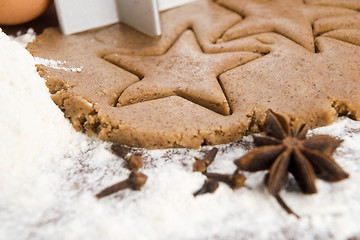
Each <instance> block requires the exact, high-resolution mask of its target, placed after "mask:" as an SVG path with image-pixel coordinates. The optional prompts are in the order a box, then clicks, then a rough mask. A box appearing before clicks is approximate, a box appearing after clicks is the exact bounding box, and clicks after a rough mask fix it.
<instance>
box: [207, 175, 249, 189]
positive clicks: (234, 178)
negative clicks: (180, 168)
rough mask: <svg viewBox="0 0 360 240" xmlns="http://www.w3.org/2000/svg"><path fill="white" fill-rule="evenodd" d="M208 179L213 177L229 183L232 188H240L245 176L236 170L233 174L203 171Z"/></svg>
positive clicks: (243, 183)
mask: <svg viewBox="0 0 360 240" xmlns="http://www.w3.org/2000/svg"><path fill="white" fill-rule="evenodd" d="M203 174H204V175H205V176H207V177H208V179H214V180H216V181H218V182H223V183H226V184H227V185H229V187H231V188H232V189H237V188H241V187H243V186H244V185H245V180H246V177H245V176H244V175H243V174H240V173H238V172H237V171H236V172H235V173H234V174H220V173H203Z"/></svg>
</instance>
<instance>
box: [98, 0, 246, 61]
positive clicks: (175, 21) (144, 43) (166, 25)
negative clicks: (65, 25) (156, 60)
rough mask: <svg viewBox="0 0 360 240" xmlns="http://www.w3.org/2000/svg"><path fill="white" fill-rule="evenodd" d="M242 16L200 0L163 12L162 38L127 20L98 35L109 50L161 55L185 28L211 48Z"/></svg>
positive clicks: (161, 19) (211, 0)
mask: <svg viewBox="0 0 360 240" xmlns="http://www.w3.org/2000/svg"><path fill="white" fill-rule="evenodd" d="M199 10H200V11H199ZM240 20H241V16H239V15H238V14H237V13H234V12H233V11H230V10H228V9H226V8H224V7H221V6H219V5H218V4H216V3H214V2H213V0H200V1H195V2H193V3H189V4H185V5H183V6H180V7H176V8H173V9H169V10H167V11H164V12H162V13H161V14H160V21H161V30H162V35H161V37H159V38H153V37H149V36H146V35H144V34H139V32H138V31H136V30H134V29H132V28H130V27H127V26H126V25H124V24H115V25H113V26H110V27H108V28H105V29H101V30H99V31H98V32H97V33H96V35H95V39H97V40H98V41H99V42H101V43H106V44H109V46H108V48H109V49H107V52H108V53H110V52H112V53H114V52H116V53H121V54H136V55H160V54H164V53H165V52H166V51H167V50H168V49H169V47H171V45H172V44H173V43H174V42H175V41H176V39H177V38H179V36H180V35H181V34H182V33H183V32H184V31H186V30H187V29H192V30H193V31H194V33H195V35H196V38H197V39H198V41H199V45H200V46H201V48H202V49H203V50H204V51H205V52H208V49H212V48H213V46H214V43H215V42H216V40H217V39H219V38H220V37H221V35H222V34H223V33H224V32H225V31H226V30H227V29H229V28H230V27H232V26H233V25H234V24H235V23H237V22H239V21H240Z"/></svg>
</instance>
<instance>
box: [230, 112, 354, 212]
mask: <svg viewBox="0 0 360 240" xmlns="http://www.w3.org/2000/svg"><path fill="white" fill-rule="evenodd" d="M265 127H266V131H265V134H266V136H263V137H261V136H253V137H254V143H255V145H256V146H257V147H258V148H255V149H254V150H252V151H250V152H249V153H247V154H246V155H244V156H243V157H241V158H239V159H236V160H234V163H235V164H236V165H237V167H238V168H239V169H241V170H245V171H250V172H256V171H261V170H267V169H269V173H268V175H267V177H266V184H267V187H268V191H269V193H270V194H271V195H273V196H274V197H275V198H276V199H277V201H278V202H279V204H280V205H281V206H282V207H283V208H284V209H285V210H286V211H287V212H288V213H291V214H294V215H296V214H295V213H294V212H293V211H292V210H291V209H290V208H289V207H288V206H287V205H286V204H285V203H284V202H283V200H282V199H281V198H280V195H279V192H280V190H281V187H282V184H283V183H284V182H285V181H286V180H287V178H288V172H290V173H292V175H293V176H294V177H295V179H296V181H297V183H298V185H299V187H300V189H301V190H302V192H303V193H306V194H312V193H316V192H317V189H316V186H315V178H316V177H319V178H321V179H323V180H326V181H330V182H336V181H340V180H343V179H345V178H347V177H348V176H349V175H348V174H347V173H346V172H345V171H344V170H342V169H341V167H340V166H339V165H338V164H337V163H336V162H335V161H334V159H333V158H332V157H331V155H332V154H333V152H334V151H335V149H336V148H337V147H338V146H339V145H340V143H341V142H342V141H341V140H338V139H336V138H333V137H331V136H328V135H317V136H313V137H310V138H306V133H307V131H308V127H307V126H306V125H305V124H302V125H300V126H298V127H297V128H295V130H293V131H292V130H290V126H289V123H288V122H287V121H286V119H285V118H284V117H283V116H281V115H279V114H276V113H274V112H273V111H271V110H270V109H269V110H268V111H267V116H266V120H265Z"/></svg>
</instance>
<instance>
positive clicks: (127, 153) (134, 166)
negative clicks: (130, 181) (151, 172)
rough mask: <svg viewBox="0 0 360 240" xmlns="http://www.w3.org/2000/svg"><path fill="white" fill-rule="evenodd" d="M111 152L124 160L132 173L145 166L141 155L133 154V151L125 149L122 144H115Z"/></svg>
mask: <svg viewBox="0 0 360 240" xmlns="http://www.w3.org/2000/svg"><path fill="white" fill-rule="evenodd" d="M111 150H113V152H114V153H115V154H116V155H118V156H119V157H121V158H123V159H124V160H125V161H126V163H127V165H128V168H129V169H130V170H131V171H137V170H139V169H140V168H142V166H143V158H142V156H141V154H140V153H135V154H133V153H131V150H130V149H129V148H127V147H124V146H122V145H120V144H113V145H112V146H111Z"/></svg>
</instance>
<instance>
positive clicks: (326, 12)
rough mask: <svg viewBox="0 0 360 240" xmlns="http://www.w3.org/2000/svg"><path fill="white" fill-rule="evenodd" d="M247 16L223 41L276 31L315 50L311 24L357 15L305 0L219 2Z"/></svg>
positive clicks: (228, 0)
mask: <svg viewBox="0 0 360 240" xmlns="http://www.w3.org/2000/svg"><path fill="white" fill-rule="evenodd" d="M217 2H218V3H220V4H221V5H223V6H225V7H227V8H229V9H233V10H234V11H236V12H238V13H239V14H240V15H242V16H243V17H245V19H244V20H243V21H240V22H239V23H238V24H236V25H235V26H234V27H232V28H230V29H229V30H227V31H226V32H225V33H224V35H223V36H222V40H223V41H230V40H233V39H236V38H240V37H245V36H249V35H253V34H257V33H264V32H276V33H279V34H281V35H283V36H285V37H287V38H289V39H290V40H292V41H294V42H296V43H298V44H300V45H302V46H303V47H305V48H306V49H308V50H310V51H313V52H314V51H315V47H314V37H313V31H312V23H313V22H314V21H315V20H316V19H319V18H323V17H328V16H335V15H349V14H356V11H353V10H349V9H342V8H336V7H325V6H316V5H305V4H304V3H303V0H273V1H269V0H217Z"/></svg>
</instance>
